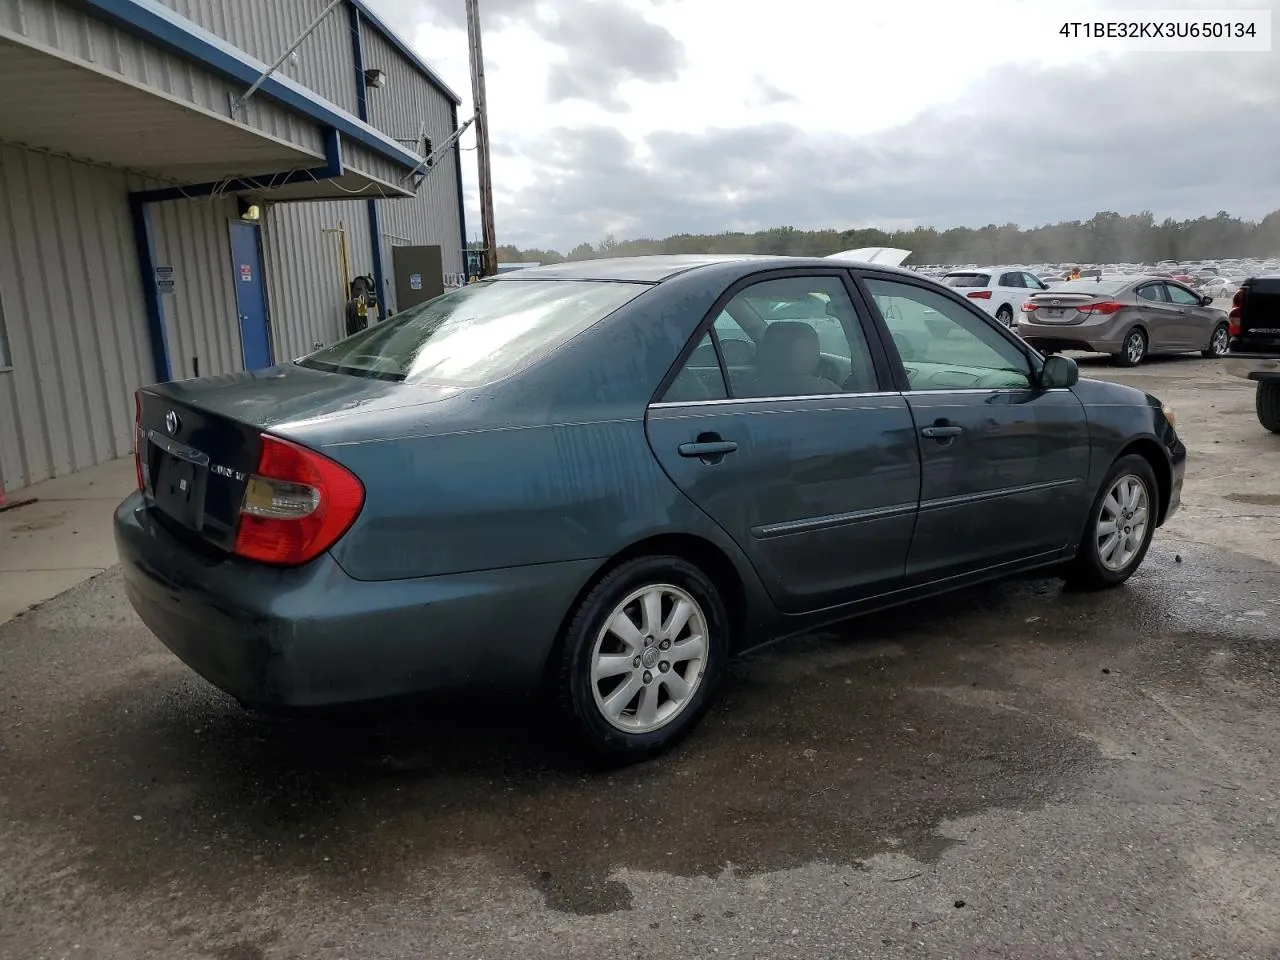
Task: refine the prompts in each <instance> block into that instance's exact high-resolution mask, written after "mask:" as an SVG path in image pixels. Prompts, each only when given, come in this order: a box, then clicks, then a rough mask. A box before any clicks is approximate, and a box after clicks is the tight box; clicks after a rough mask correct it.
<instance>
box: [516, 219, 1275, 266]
mask: <svg viewBox="0 0 1280 960" xmlns="http://www.w3.org/2000/svg"><path fill="white" fill-rule="evenodd" d="M857 247H898V248H901V249H905V250H910V251H912V254H911V258H910V259H909V260H908V261H907V262H908V263H913V264H930V263H936V264H944V263H1156V262H1158V261H1160V260H1177V261H1185V260H1210V259H1217V258H1223V257H1230V258H1245V257H1255V258H1266V257H1272V256H1276V255H1277V254H1280V210H1277V211H1274V212H1272V213H1269V214H1267V215H1266V216H1265V217H1263V218H1262V219H1261V220H1258V221H1253V220H1242V219H1240V218H1238V217H1233V216H1231V215H1230V214H1229V213H1227V212H1226V211H1225V210H1220V211H1219V212H1218V213H1217V214H1216V215H1215V216H1212V217H1198V218H1196V219H1194V220H1173V219H1165V220H1162V221H1159V222H1157V221H1156V219H1155V217H1154V216H1153V215H1152V214H1151V213H1150V212H1149V211H1144V212H1142V213H1137V214H1132V215H1130V216H1121V215H1120V214H1118V213H1115V212H1114V211H1109V210H1108V211H1104V212H1101V213H1097V214H1095V215H1094V216H1093V217H1092V218H1090V219H1089V220H1083V221H1081V220H1071V221H1066V222H1063V223H1052V224H1047V225H1045V226H1041V227H1028V228H1023V227H1019V226H1018V225H1017V224H1014V223H1006V224H1005V225H1004V226H997V225H996V224H989V225H987V226H985V227H978V228H972V227H952V228H951V229H949V230H938V229H936V228H934V227H915V228H913V229H911V230H893V231H886V230H878V229H876V228H874V227H869V228H863V229H858V230H797V229H796V228H794V227H771V228H769V229H768V230H759V231H757V232H755V233H730V232H726V233H716V234H692V233H681V234H676V235H675V236H671V237H667V238H666V239H663V240H657V239H652V238H641V239H635V240H618V239H616V238H615V237H613V236H606V237H605V238H604V239H602V240H600V241H599V242H597V243H594V244H592V243H580V244H578V246H576V247H574V248H573V249H572V250H570V251H569V252H568V253H567V254H565V253H560V252H559V251H557V250H541V249H537V248H530V249H525V250H521V249H519V248H518V247H515V246H511V245H505V246H499V247H498V262H499V263H523V262H528V261H538V262H540V263H560V262H562V261H565V260H591V259H594V258H598V257H625V256H641V255H646V254H660V253H669V254H681V253H686V254H687V253H729V254H733V253H743V254H769V255H774V256H802V257H824V256H826V255H827V254H831V253H837V252H839V251H841V250H850V249H854V248H857Z"/></svg>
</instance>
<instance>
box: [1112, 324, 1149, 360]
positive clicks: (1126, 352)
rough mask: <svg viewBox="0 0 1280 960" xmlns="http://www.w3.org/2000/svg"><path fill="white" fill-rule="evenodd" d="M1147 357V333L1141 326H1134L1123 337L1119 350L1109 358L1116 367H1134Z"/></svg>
mask: <svg viewBox="0 0 1280 960" xmlns="http://www.w3.org/2000/svg"><path fill="white" fill-rule="evenodd" d="M1146 357H1147V335H1146V333H1145V332H1143V330H1142V328H1141V327H1134V328H1133V329H1132V330H1130V331H1129V332H1128V333H1127V334H1125V337H1124V345H1123V346H1122V347H1121V348H1120V352H1119V353H1117V354H1116V355H1115V356H1113V357H1112V358H1111V359H1112V360H1113V361H1114V363H1115V365H1116V366H1117V367H1136V366H1137V365H1138V364H1140V363H1141V362H1142V361H1143V360H1145V359H1146Z"/></svg>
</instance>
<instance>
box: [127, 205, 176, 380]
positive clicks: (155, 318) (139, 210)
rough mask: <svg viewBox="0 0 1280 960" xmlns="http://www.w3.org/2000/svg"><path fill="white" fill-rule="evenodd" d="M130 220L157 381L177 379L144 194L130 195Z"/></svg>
mask: <svg viewBox="0 0 1280 960" xmlns="http://www.w3.org/2000/svg"><path fill="white" fill-rule="evenodd" d="M129 217H130V219H131V220H132V221H133V242H134V244H136V246H137V251H138V269H139V270H141V271H142V303H143V306H144V307H145V308H146V311H147V333H148V335H149V336H150V339H151V359H152V362H153V363H154V365H155V373H156V382H157V383H165V382H167V381H169V380H171V379H173V370H172V368H171V367H170V366H169V337H168V334H167V333H166V332H165V328H164V301H162V300H161V299H160V287H159V285H158V284H157V283H156V254H155V245H154V244H153V243H152V240H151V218H150V216H149V211H148V210H147V202H146V201H145V200H143V199H142V197H141V195H140V194H137V193H133V194H130V195H129Z"/></svg>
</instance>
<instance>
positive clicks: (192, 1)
mask: <svg viewBox="0 0 1280 960" xmlns="http://www.w3.org/2000/svg"><path fill="white" fill-rule="evenodd" d="M160 2H161V3H163V4H164V5H165V6H166V7H169V8H170V9H171V10H174V11H176V12H177V13H180V14H181V15H182V16H184V17H186V18H187V19H188V20H191V21H194V22H195V23H198V24H200V26H202V27H204V28H205V29H206V30H208V31H209V32H210V33H212V34H215V35H217V36H219V37H221V38H222V39H223V40H227V41H229V42H230V43H233V44H235V45H236V46H237V47H239V48H240V49H241V50H243V51H245V52H246V53H248V54H249V55H250V56H254V57H257V58H258V59H259V60H261V61H262V62H263V63H271V62H272V61H274V60H275V59H276V57H278V56H280V54H282V53H284V51H285V50H287V49H288V47H289V44H291V43H293V41H294V40H296V39H297V38H298V37H299V36H301V34H302V31H303V30H305V29H307V26H308V25H309V24H310V23H311V21H312V20H314V19H315V18H316V17H318V16H319V15H320V11H322V10H323V9H324V8H325V5H326V4H327V3H328V0H160ZM354 71H355V60H354V57H353V55H352V50H351V26H350V23H349V22H348V20H347V11H346V9H345V8H344V7H341V6H340V7H338V8H337V9H336V10H334V11H332V12H331V13H330V14H329V15H328V16H327V17H325V19H324V21H323V22H322V23H321V24H320V26H318V27H316V29H315V32H314V33H312V34H311V36H309V37H307V39H306V40H304V41H303V42H302V45H301V46H299V47H298V49H297V51H296V59H294V58H290V59H288V60H286V61H285V62H284V64H283V65H282V66H281V67H280V72H281V73H283V74H284V75H285V76H287V77H289V78H291V79H293V80H296V81H298V82H299V83H301V84H302V85H303V86H305V87H308V88H310V89H311V90H314V91H315V92H316V93H318V94H320V96H322V97H324V98H325V99H326V100H328V101H329V102H330V103H335V104H337V105H338V106H340V107H342V109H344V110H346V111H347V112H348V113H350V114H353V115H354V114H355V112H356V88H355V79H354V77H355V73H354Z"/></svg>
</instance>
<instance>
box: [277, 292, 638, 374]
mask: <svg viewBox="0 0 1280 960" xmlns="http://www.w3.org/2000/svg"><path fill="white" fill-rule="evenodd" d="M646 289H647V286H646V285H644V284H637V283H617V282H613V281H599V280H504V281H492V280H491V281H487V282H485V283H476V284H471V285H470V286H466V287H463V288H461V289H460V290H455V291H454V292H452V293H446V294H445V295H444V296H442V297H436V298H435V299H434V300H429V301H427V302H426V303H423V304H420V305H419V306H416V307H412V308H410V309H409V310H406V311H405V312H404V313H402V314H400V315H399V316H397V317H395V318H394V319H392V320H388V321H387V322H386V323H380V324H376V325H374V326H372V327H370V328H369V329H367V330H362V331H361V332H360V333H357V334H356V335H355V336H352V337H348V338H347V339H345V340H342V341H340V342H338V343H335V344H334V345H333V346H331V347H326V348H324V349H323V350H319V351H317V352H316V353H313V354H311V355H309V356H307V357H304V358H303V359H302V360H299V361H298V362H299V364H301V365H302V366H304V367H311V368H313V369H316V370H328V371H330V372H334V373H346V374H351V375H353V376H362V377H375V378H378V379H382V380H410V381H432V382H434V383H447V384H453V385H457V386H474V385H476V384H481V383H488V382H490V381H493V380H498V379H501V378H502V377H505V376H507V375H508V374H509V373H511V372H512V371H513V370H515V369H516V368H517V367H519V366H520V365H521V364H522V363H524V362H525V361H526V360H528V359H529V358H530V357H531V356H532V355H533V354H535V353H538V352H541V351H544V350H547V349H549V348H552V347H555V346H558V345H559V344H561V343H564V342H565V341H566V340H568V339H570V338H571V337H573V336H575V335H576V334H578V333H581V332H582V331H583V330H585V329H586V328H587V327H589V326H591V325H592V324H594V323H596V322H597V321H599V320H601V319H602V318H604V317H606V316H608V315H609V314H610V313H612V312H613V311H615V310H617V309H618V308H619V307H620V306H622V305H623V304H624V303H626V302H627V301H629V300H632V299H634V298H635V297H637V296H639V295H640V294H641V293H643V292H644V291H645V290H646Z"/></svg>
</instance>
